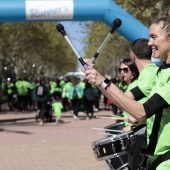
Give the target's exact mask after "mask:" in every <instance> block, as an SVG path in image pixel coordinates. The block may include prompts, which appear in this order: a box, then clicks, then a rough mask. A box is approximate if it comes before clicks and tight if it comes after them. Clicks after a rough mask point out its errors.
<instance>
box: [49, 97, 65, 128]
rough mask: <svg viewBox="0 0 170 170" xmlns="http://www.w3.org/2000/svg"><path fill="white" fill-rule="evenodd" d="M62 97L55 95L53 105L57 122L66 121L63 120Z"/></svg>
mask: <svg viewBox="0 0 170 170" xmlns="http://www.w3.org/2000/svg"><path fill="white" fill-rule="evenodd" d="M60 100H61V98H60V97H57V96H55V97H54V99H53V101H52V103H51V105H52V108H53V110H54V116H55V117H56V124H57V125H58V123H63V122H64V121H63V120H62V109H63V104H62V103H61V101H60Z"/></svg>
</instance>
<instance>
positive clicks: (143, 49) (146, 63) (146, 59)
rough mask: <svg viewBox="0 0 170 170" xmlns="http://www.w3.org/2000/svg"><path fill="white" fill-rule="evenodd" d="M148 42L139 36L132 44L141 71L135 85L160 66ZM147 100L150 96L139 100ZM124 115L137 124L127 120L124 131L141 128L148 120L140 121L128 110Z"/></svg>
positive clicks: (129, 87)
mask: <svg viewBox="0 0 170 170" xmlns="http://www.w3.org/2000/svg"><path fill="white" fill-rule="evenodd" d="M148 42H149V41H148V40H147V39H145V38H139V39H136V40H135V41H134V42H133V43H132V45H131V52H130V57H131V59H132V60H133V62H134V63H135V64H136V66H137V68H138V70H139V73H140V74H139V77H138V82H137V81H136V83H135V84H134V85H135V86H136V85H137V83H139V82H141V81H143V80H144V79H146V78H147V76H150V74H152V72H153V71H155V70H157V69H158V67H157V66H156V65H155V64H154V63H152V61H151V56H152V49H151V47H150V46H148ZM135 86H133V87H132V86H128V89H127V90H126V92H127V91H130V90H131V89H132V88H134V87H135ZM147 100H148V98H147V97H145V98H142V99H141V100H139V102H140V103H145V102H146V101H147ZM123 116H124V117H126V118H129V119H133V122H134V123H135V124H136V125H135V126H134V124H130V123H127V121H125V126H126V127H125V128H123V132H127V131H131V130H133V129H134V128H137V127H138V128H137V129H139V128H140V126H141V127H143V126H142V125H144V124H146V121H143V122H139V123H138V122H137V121H136V120H135V119H134V118H133V117H132V116H130V115H129V114H128V113H127V112H126V111H124V114H123ZM128 124H129V126H128Z"/></svg>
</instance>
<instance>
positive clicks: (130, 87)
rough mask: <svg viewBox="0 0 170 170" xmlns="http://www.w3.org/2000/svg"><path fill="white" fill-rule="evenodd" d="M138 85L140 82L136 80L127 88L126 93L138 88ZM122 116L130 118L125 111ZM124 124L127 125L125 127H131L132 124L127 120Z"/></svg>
mask: <svg viewBox="0 0 170 170" xmlns="http://www.w3.org/2000/svg"><path fill="white" fill-rule="evenodd" d="M137 83H138V80H134V81H133V82H131V83H129V84H128V86H127V90H126V92H127V91H130V90H131V89H133V88H134V87H136V86H137ZM122 114H123V117H124V118H128V116H129V113H127V112H126V111H125V110H123V112H122ZM124 123H125V126H129V125H130V123H128V122H127V120H125V121H124Z"/></svg>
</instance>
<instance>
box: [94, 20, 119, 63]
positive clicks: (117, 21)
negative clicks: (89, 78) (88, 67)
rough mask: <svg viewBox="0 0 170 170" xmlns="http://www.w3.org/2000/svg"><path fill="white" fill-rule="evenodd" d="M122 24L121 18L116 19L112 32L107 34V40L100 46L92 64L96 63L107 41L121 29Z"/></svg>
mask: <svg viewBox="0 0 170 170" xmlns="http://www.w3.org/2000/svg"><path fill="white" fill-rule="evenodd" d="M121 24H122V21H121V20H120V19H119V18H116V19H115V20H114V21H113V25H112V28H111V30H110V31H109V33H108V34H107V36H106V38H105V39H104V41H103V42H102V44H101V45H100V47H99V48H98V50H97V51H96V53H95V54H94V56H93V57H92V59H91V62H92V63H94V61H95V60H96V58H97V56H98V55H99V53H100V51H101V50H102V49H103V47H104V46H105V45H106V43H107V41H108V40H109V38H110V36H111V35H112V34H113V32H114V31H115V30H116V29H117V28H118V27H120V26H121Z"/></svg>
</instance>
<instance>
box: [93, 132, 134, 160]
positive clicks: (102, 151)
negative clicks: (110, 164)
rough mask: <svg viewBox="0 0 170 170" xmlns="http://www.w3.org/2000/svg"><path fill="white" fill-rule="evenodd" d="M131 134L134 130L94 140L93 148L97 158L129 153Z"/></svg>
mask: <svg viewBox="0 0 170 170" xmlns="http://www.w3.org/2000/svg"><path fill="white" fill-rule="evenodd" d="M131 135H132V132H128V133H123V134H119V135H116V137H115V136H112V137H108V138H104V139H99V140H97V141H95V142H93V143H92V148H93V151H94V155H95V157H96V159H97V160H105V159H110V158H115V157H116V156H117V155H118V154H119V155H122V154H125V153H127V144H128V141H129V138H130V137H131Z"/></svg>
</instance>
